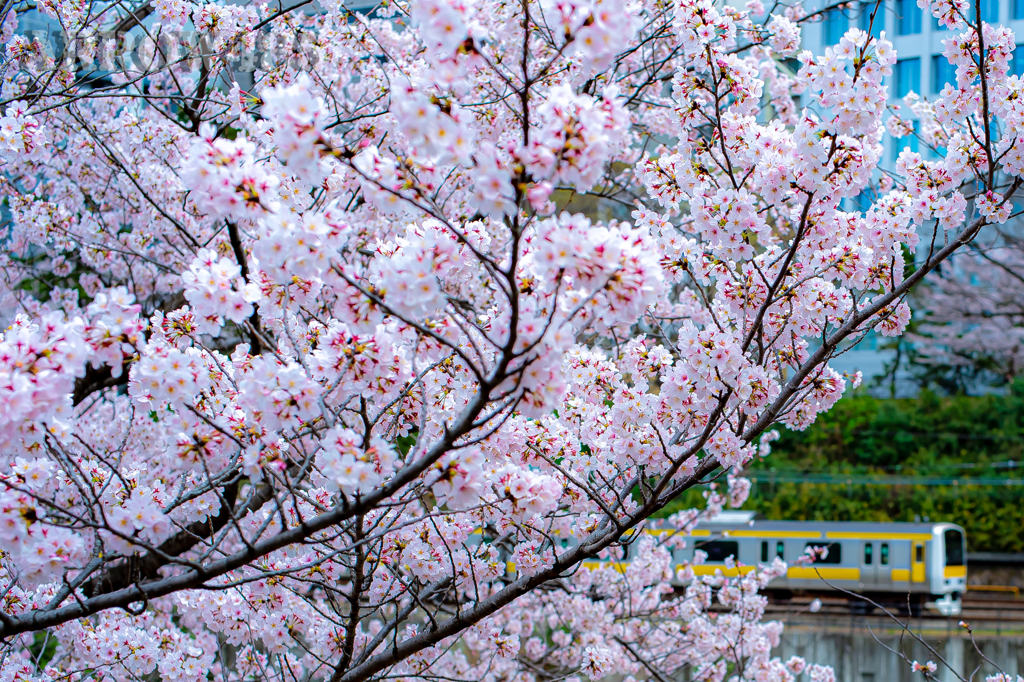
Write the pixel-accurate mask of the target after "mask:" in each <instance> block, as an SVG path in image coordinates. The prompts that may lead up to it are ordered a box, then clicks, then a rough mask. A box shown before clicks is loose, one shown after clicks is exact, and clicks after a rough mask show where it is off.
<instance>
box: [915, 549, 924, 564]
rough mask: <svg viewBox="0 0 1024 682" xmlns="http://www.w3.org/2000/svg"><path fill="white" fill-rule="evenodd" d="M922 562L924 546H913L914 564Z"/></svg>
mask: <svg viewBox="0 0 1024 682" xmlns="http://www.w3.org/2000/svg"><path fill="white" fill-rule="evenodd" d="M922 561H924V545H914V563H917V564H919V563H921V562H922Z"/></svg>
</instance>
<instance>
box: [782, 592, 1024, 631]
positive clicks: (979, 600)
mask: <svg viewBox="0 0 1024 682" xmlns="http://www.w3.org/2000/svg"><path fill="white" fill-rule="evenodd" d="M815 599H820V600H821V608H820V609H819V610H818V611H817V612H813V611H811V603H812V602H813V601H814V600H815ZM962 603H963V609H962V611H961V613H960V615H959V616H949V617H947V616H943V615H941V614H939V613H938V612H936V611H933V610H931V609H928V608H921V609H915V608H913V607H911V609H910V611H911V612H912V616H911V613H908V608H907V605H906V602H904V603H902V604H900V603H897V602H896V600H890V601H888V602H886V603H882V606H884V607H885V608H886V609H887V610H888V611H889V612H890V613H892V614H893V615H896V616H897V617H901V618H904V619H906V618H907V617H908V616H911V619H912V620H914V621H918V620H925V621H938V622H941V623H943V624H945V623H946V622H947V621H951V622H952V623H953V624H954V625H956V624H957V623H958V622H959V621H961V620H962V621H965V622H967V623H969V624H971V626H972V627H975V626H976V625H979V624H985V625H986V627H987V626H988V625H990V624H991V623H995V622H1000V623H1006V624H1014V625H1016V626H1019V627H1020V628H1021V629H1024V596H1019V597H1018V596H1015V595H1014V594H1012V593H1009V592H1005V593H1002V592H997V593H979V592H973V591H971V592H968V593H967V595H965V596H964V597H963V600H962ZM766 615H767V616H768V617H770V618H785V617H786V616H800V617H801V618H809V619H822V618H841V617H844V616H846V617H848V616H850V615H854V616H870V617H872V618H877V617H880V618H883V619H885V618H888V617H887V616H886V615H885V613H884V612H883V611H881V610H879V609H876V608H874V607H872V606H871V605H870V604H866V603H865V602H863V601H861V600H858V599H855V598H853V597H847V596H845V595H835V594H822V595H813V594H802V595H795V596H793V597H792V598H791V599H778V598H775V597H774V596H773V595H769V605H768V608H767V611H766Z"/></svg>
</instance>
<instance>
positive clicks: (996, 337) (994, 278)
mask: <svg viewBox="0 0 1024 682" xmlns="http://www.w3.org/2000/svg"><path fill="white" fill-rule="evenodd" d="M1019 227H1020V226H1019V223H1018V221H1015V220H1014V221H1011V222H1010V223H1008V224H1007V225H1006V226H998V227H996V226H994V227H991V228H989V229H988V230H986V232H985V233H983V234H981V235H979V237H978V239H976V240H975V241H974V242H973V243H972V244H970V248H969V249H968V250H965V251H962V252H960V253H957V254H956V255H955V257H954V258H951V259H950V261H949V262H948V263H947V264H945V266H944V267H943V268H942V269H941V270H940V273H939V275H940V276H939V277H934V278H932V279H931V280H930V281H929V282H927V283H926V285H925V286H923V287H922V288H921V289H920V290H919V291H918V292H917V295H916V296H915V298H916V301H915V303H916V306H917V307H918V308H919V309H920V312H921V324H920V325H918V327H917V331H916V332H915V333H913V334H908V339H907V340H908V341H909V342H910V343H911V344H912V345H913V348H914V351H915V357H914V364H915V365H917V366H918V368H919V369H922V370H924V378H925V379H926V380H927V379H929V378H932V377H935V378H937V379H938V380H940V381H945V382H949V383H950V384H951V385H953V386H957V387H958V388H966V387H967V386H968V385H975V386H974V387H977V386H976V385H978V384H980V385H986V384H992V383H1004V382H1006V381H1012V380H1013V379H1014V378H1015V377H1017V376H1018V375H1019V374H1020V372H1021V369H1022V368H1024V242H1022V241H1021V239H1020V235H1019Z"/></svg>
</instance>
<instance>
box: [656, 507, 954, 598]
mask: <svg viewBox="0 0 1024 682" xmlns="http://www.w3.org/2000/svg"><path fill="white" fill-rule="evenodd" d="M648 532H658V531H657V530H655V531H648ZM690 535H691V540H690V541H689V542H687V543H686V544H687V546H686V548H685V549H677V550H676V551H675V554H674V558H675V559H676V561H679V562H682V561H691V560H692V559H693V556H694V552H695V551H697V550H702V551H704V552H705V553H706V554H707V559H706V561H705V562H704V563H703V564H702V565H699V566H695V567H694V570H695V571H696V573H697V574H698V575H709V574H713V573H714V572H715V571H717V570H721V571H722V572H723V574H725V575H736V574H737V573H738V572H739V571H749V570H752V568H751V567H752V566H756V565H757V564H759V563H761V564H764V563H768V562H769V561H772V560H774V558H775V557H779V558H781V559H782V560H783V561H785V562H786V563H788V564H790V567H789V570H788V572H787V573H786V575H785V577H781V578H778V579H776V580H774V581H772V582H771V584H770V585H769V586H768V589H769V590H775V591H777V592H796V591H815V592H828V591H834V592H838V591H842V590H846V591H849V592H854V593H857V594H862V595H865V596H868V597H872V598H874V600H875V601H878V602H880V603H884V604H887V605H890V606H895V607H901V606H902V607H905V608H908V609H909V610H910V611H911V612H912V613H913V612H916V611H917V610H919V609H920V607H921V606H922V605H926V606H928V607H930V608H934V609H936V610H937V611H939V613H941V614H942V615H947V616H955V615H959V614H960V608H961V607H960V595H961V594H963V592H964V590H965V588H966V586H967V561H966V558H967V557H966V543H965V536H964V530H963V528H961V527H960V526H957V525H955V524H952V523H860V522H830V521H766V520H760V519H754V518H751V517H750V516H749V515H748V516H743V515H742V514H736V513H726V514H723V515H722V516H719V517H718V518H716V519H715V520H713V521H711V522H704V523H700V524H698V525H697V527H696V528H694V530H693V531H692V532H691V533H690ZM808 547H825V548H827V550H828V552H827V554H826V556H825V557H824V558H822V559H819V560H817V561H815V562H814V563H813V564H807V565H800V566H797V565H793V563H794V561H795V560H796V559H797V558H799V557H800V556H801V555H803V554H804V553H805V552H806V550H807V548H808ZM730 557H732V558H733V559H734V560H735V561H736V562H737V563H739V564H741V566H740V567H739V568H729V567H728V566H727V564H726V560H727V559H728V558H730Z"/></svg>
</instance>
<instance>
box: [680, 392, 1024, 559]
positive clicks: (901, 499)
mask: <svg viewBox="0 0 1024 682" xmlns="http://www.w3.org/2000/svg"><path fill="white" fill-rule="evenodd" d="M780 433H781V435H782V437H781V438H780V439H779V441H777V442H776V443H775V444H774V448H773V452H772V454H771V455H770V456H769V457H768V458H766V459H764V460H762V461H758V462H752V463H751V465H750V467H749V468H750V470H751V474H750V475H751V476H752V477H755V478H756V479H757V482H756V483H755V485H754V488H753V491H752V494H751V497H750V500H749V501H748V502H747V504H746V505H745V507H744V508H745V509H750V510H756V511H759V512H761V513H763V514H764V515H765V516H766V517H767V518H771V519H794V520H797V519H799V520H803V519H816V520H834V521H913V520H915V518H919V519H924V518H926V517H927V518H928V519H929V520H931V521H952V522H954V523H958V524H960V525H962V526H964V527H965V528H966V530H967V536H968V545H969V548H970V550H971V551H987V552H1024V486H1006V485H974V484H972V482H971V481H972V479H975V478H985V479H993V478H998V479H1021V478H1024V466H1019V465H1018V466H1012V465H1010V464H1009V463H1010V462H1017V463H1019V462H1021V460H1022V459H1024V381H1018V382H1016V383H1015V384H1013V385H1011V386H1010V387H1009V390H1008V391H1007V392H1006V393H1005V394H1002V395H986V396H963V395H956V396H938V395H936V394H935V393H932V392H923V393H922V394H921V395H920V397H918V398H915V399H905V400H887V399H878V398H873V397H871V396H868V395H865V394H859V395H854V396H852V397H849V398H846V399H844V400H841V401H840V402H839V403H838V404H837V405H836V406H835V408H833V409H832V410H831V411H829V412H828V413H827V414H825V415H823V416H822V417H821V418H820V419H819V420H818V421H817V422H816V423H815V424H814V425H813V426H812V427H811V428H809V429H807V430H806V431H803V432H794V431H788V430H785V429H780ZM772 474H774V475H775V476H777V477H779V478H782V479H794V478H799V477H800V476H803V475H806V474H831V475H834V476H835V477H836V479H837V480H836V482H835V483H801V482H792V480H790V481H787V482H776V483H772V482H770V480H771V478H772ZM850 474H852V475H856V476H860V477H863V476H865V475H868V476H874V475H879V476H881V475H886V476H898V477H900V479H901V480H900V483H901V484H900V485H886V486H881V485H865V484H858V483H854V484H852V485H847V484H845V483H843V482H842V478H843V475H850ZM918 477H928V478H932V479H936V478H938V479H951V478H952V479H956V480H957V483H958V485H915V484H914V481H915V479H917V478H918ZM701 504H702V499H701V497H700V491H698V490H693V491H690V494H689V495H687V496H686V497H685V498H683V499H680V500H677V501H676V502H675V503H674V504H673V505H672V509H671V510H670V512H671V511H674V510H675V509H679V508H686V507H693V506H701Z"/></svg>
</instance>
